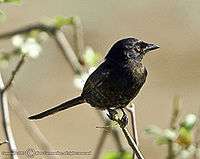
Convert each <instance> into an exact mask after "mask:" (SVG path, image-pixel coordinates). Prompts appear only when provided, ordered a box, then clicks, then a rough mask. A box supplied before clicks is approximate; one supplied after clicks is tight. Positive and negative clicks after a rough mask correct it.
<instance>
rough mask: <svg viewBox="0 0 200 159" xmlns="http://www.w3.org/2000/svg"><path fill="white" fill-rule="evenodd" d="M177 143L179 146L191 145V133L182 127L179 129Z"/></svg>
mask: <svg viewBox="0 0 200 159" xmlns="http://www.w3.org/2000/svg"><path fill="white" fill-rule="evenodd" d="M177 143H178V144H179V145H181V146H185V147H187V146H189V145H190V144H191V143H192V132H191V131H190V130H188V129H186V128H184V127H182V128H180V129H179V136H178V138H177Z"/></svg>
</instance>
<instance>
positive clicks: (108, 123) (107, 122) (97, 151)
mask: <svg viewBox="0 0 200 159" xmlns="http://www.w3.org/2000/svg"><path fill="white" fill-rule="evenodd" d="M97 114H98V115H99V116H100V118H101V119H102V120H105V124H104V127H103V128H104V130H103V132H102V134H101V137H100V138H99V140H98V144H97V147H96V149H95V151H94V155H93V157H92V159H98V158H99V155H100V152H101V149H102V147H103V144H104V142H105V139H106V137H107V136H108V133H109V132H110V131H111V132H112V136H113V138H114V139H115V142H116V146H117V148H118V150H119V152H121V153H123V152H124V151H125V150H124V149H123V146H122V143H121V141H120V137H119V133H118V131H117V130H116V129H112V127H111V120H109V119H105V118H104V114H103V112H100V111H97Z"/></svg>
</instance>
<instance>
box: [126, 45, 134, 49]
mask: <svg viewBox="0 0 200 159" xmlns="http://www.w3.org/2000/svg"><path fill="white" fill-rule="evenodd" d="M125 48H126V49H132V48H133V44H126V45H125Z"/></svg>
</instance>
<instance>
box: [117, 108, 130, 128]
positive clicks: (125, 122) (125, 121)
mask: <svg viewBox="0 0 200 159" xmlns="http://www.w3.org/2000/svg"><path fill="white" fill-rule="evenodd" d="M121 111H122V112H123V116H122V118H121V119H120V120H119V121H120V126H121V127H123V128H124V127H126V126H127V125H128V116H127V115H126V113H125V111H124V110H123V108H121Z"/></svg>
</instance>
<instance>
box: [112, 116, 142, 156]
mask: <svg viewBox="0 0 200 159" xmlns="http://www.w3.org/2000/svg"><path fill="white" fill-rule="evenodd" d="M113 121H116V122H117V123H118V124H119V126H120V128H121V130H122V132H123V133H124V136H125V137H126V140H127V142H128V144H129V146H130V147H131V148H132V150H133V151H134V152H135V155H136V156H137V158H138V159H144V157H143V155H142V153H141V152H140V150H139V148H138V146H137V144H136V142H135V141H134V140H133V138H132V136H131V135H130V133H129V132H128V130H127V128H125V127H124V125H123V124H122V121H121V119H119V117H118V116H117V115H116V116H114V119H113Z"/></svg>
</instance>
